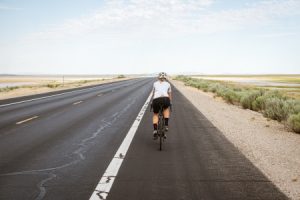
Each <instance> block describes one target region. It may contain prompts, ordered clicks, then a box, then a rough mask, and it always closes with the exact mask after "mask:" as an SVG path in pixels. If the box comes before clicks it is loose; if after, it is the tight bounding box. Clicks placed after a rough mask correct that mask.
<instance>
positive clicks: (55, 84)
mask: <svg viewBox="0 0 300 200" xmlns="http://www.w3.org/2000/svg"><path fill="white" fill-rule="evenodd" d="M46 86H47V87H48V88H57V87H58V86H59V84H57V83H49V84H47V85H46Z"/></svg>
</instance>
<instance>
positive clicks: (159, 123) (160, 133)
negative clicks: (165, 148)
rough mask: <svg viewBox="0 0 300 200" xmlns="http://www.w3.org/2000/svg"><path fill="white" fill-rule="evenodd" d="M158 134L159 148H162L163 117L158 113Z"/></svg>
mask: <svg viewBox="0 0 300 200" xmlns="http://www.w3.org/2000/svg"><path fill="white" fill-rule="evenodd" d="M158 136H159V150H160V151H161V150H162V143H163V140H164V138H163V137H164V117H163V115H162V114H159V120H158Z"/></svg>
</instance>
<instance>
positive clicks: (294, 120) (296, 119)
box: [287, 113, 300, 133]
mask: <svg viewBox="0 0 300 200" xmlns="http://www.w3.org/2000/svg"><path fill="white" fill-rule="evenodd" d="M287 123H288V126H289V127H290V128H291V129H292V130H293V131H295V132H296V133H300V113H298V114H292V115H290V116H289V118H288V121H287Z"/></svg>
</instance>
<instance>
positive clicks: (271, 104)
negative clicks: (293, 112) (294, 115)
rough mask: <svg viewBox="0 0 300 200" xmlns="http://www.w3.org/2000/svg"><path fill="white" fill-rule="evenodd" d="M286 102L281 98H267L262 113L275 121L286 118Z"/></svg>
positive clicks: (287, 111)
mask: <svg viewBox="0 0 300 200" xmlns="http://www.w3.org/2000/svg"><path fill="white" fill-rule="evenodd" d="M286 104H287V103H286V102H285V101H284V100H283V99H281V98H277V97H272V98H269V99H267V100H266V104H265V111H264V115H265V116H266V117H269V118H271V119H275V120H277V121H283V120H286V119H287V118H288V115H289V110H288V109H286V108H287V106H286Z"/></svg>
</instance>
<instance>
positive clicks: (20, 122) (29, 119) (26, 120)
mask: <svg viewBox="0 0 300 200" xmlns="http://www.w3.org/2000/svg"><path fill="white" fill-rule="evenodd" d="M38 117H39V116H34V117H30V118H28V119H25V120H22V121H19V122H17V123H16V124H18V125H19V124H23V123H25V122H28V121H31V120H33V119H36V118H38Z"/></svg>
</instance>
